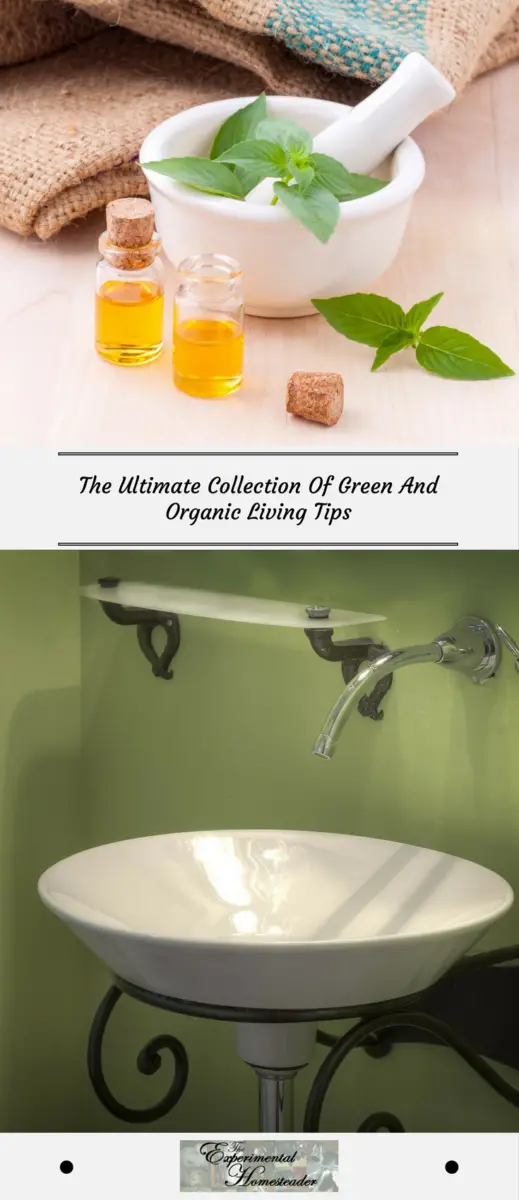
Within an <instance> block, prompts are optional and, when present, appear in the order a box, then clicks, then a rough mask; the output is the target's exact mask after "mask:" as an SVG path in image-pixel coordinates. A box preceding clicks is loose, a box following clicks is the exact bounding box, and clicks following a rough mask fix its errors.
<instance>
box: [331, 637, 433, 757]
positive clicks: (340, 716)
mask: <svg viewBox="0 0 519 1200" xmlns="http://www.w3.org/2000/svg"><path fill="white" fill-rule="evenodd" d="M443 653H444V651H443V647H442V645H441V643H440V642H439V641H437V642H429V643H428V644H427V645H425V646H405V647H404V648H403V649H402V650H392V651H388V653H387V654H381V655H380V656H379V658H376V659H374V661H373V662H370V663H366V664H365V666H363V667H361V668H360V671H358V672H357V674H356V676H355V678H354V679H352V680H351V683H349V684H348V686H347V687H346V688H345V689H344V691H343V693H342V695H341V696H339V699H338V700H337V702H336V703H335V704H334V706H333V708H332V709H331V712H330V713H329V714H328V717H327V718H326V721H325V723H324V725H323V728H322V730H321V732H320V734H319V737H318V738H317V741H316V742H315V745H314V751H313V752H314V754H316V755H317V756H318V757H319V758H331V757H332V754H333V752H334V750H335V745H336V742H337V739H338V737H339V734H340V732H341V730H342V728H343V725H344V724H345V722H346V721H347V720H348V717H349V716H350V715H351V713H352V712H353V709H354V708H355V707H356V705H357V704H358V701H359V700H360V699H361V697H362V696H364V695H366V693H367V692H370V691H371V689H372V688H373V687H374V686H375V684H376V683H378V680H379V679H382V678H383V676H384V675H390V674H392V672H393V671H398V670H399V669H400V668H401V667H407V666H411V665H412V664H413V663H426V662H436V663H439V662H441V661H442V659H443Z"/></svg>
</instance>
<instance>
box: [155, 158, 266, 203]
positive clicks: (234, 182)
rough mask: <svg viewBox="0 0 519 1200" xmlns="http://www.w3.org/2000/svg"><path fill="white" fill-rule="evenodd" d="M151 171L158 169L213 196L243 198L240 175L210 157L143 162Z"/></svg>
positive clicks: (179, 181)
mask: <svg viewBox="0 0 519 1200" xmlns="http://www.w3.org/2000/svg"><path fill="white" fill-rule="evenodd" d="M142 165H143V166H144V167H147V169H148V170H149V171H158V172H159V175H167V176H168V177H169V178H170V179H175V180H176V181H177V183H185V184H187V186H188V187H192V188H196V190H197V191H198V192H208V193H209V195H211V196H229V197H230V198H231V199H232V200H243V196H244V193H243V188H242V185H241V183H240V180H239V178H238V176H237V175H236V174H235V173H234V171H233V170H232V168H231V167H226V166H225V163H219V162H211V159H210V158H163V159H161V160H160V162H150V163H143V164H142Z"/></svg>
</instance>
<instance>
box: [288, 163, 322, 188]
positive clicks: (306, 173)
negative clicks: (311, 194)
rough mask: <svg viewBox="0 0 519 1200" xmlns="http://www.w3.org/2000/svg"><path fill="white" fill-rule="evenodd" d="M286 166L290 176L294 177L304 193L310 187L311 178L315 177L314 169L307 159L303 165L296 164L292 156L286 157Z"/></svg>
mask: <svg viewBox="0 0 519 1200" xmlns="http://www.w3.org/2000/svg"><path fill="white" fill-rule="evenodd" d="M303 161H304V160H303ZM287 166H288V170H289V171H290V173H291V175H292V177H293V178H294V179H295V181H296V183H298V184H299V187H300V188H301V191H302V192H305V193H306V192H307V190H308V188H309V187H310V184H311V182H312V179H314V177H315V171H314V169H313V167H312V166H310V162H309V160H308V159H307V160H306V162H305V161H304V165H302V166H298V164H297V163H295V162H294V160H293V158H292V157H290V158H289V159H288V163H287ZM326 190H328V189H326Z"/></svg>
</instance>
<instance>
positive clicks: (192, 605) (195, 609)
mask: <svg viewBox="0 0 519 1200" xmlns="http://www.w3.org/2000/svg"><path fill="white" fill-rule="evenodd" d="M81 593H82V595H83V596H86V597H87V598H88V599H89V600H98V601H102V602H103V603H105V604H121V605H123V607H124V608H141V609H152V610H154V611H155V612H164V613H175V614H176V615H177V616H189V617H212V619H213V620H215V621H242V622H245V623H246V624H249V625H279V626H286V627H291V628H293V629H308V628H309V627H311V628H312V629H340V628H341V627H344V626H346V625H366V624H369V623H373V622H375V621H385V619H386V618H385V617H383V616H381V615H380V614H377V613H362V612H350V611H349V610H348V609H342V608H332V609H330V612H329V615H328V616H316V617H310V616H309V615H308V612H307V610H306V606H305V605H303V604H290V603H287V602H286V601H284V600H261V599H258V598H257V597H252V596H232V595H227V594H226V593H225V592H205V591H197V590H194V589H191V588H180V587H168V586H164V585H163V584H152V583H126V582H121V583H118V584H117V585H116V586H114V587H102V586H101V585H100V584H99V583H92V584H88V586H87V587H84V588H82V589H81ZM318 607H319V608H321V607H323V606H322V605H319V606H318Z"/></svg>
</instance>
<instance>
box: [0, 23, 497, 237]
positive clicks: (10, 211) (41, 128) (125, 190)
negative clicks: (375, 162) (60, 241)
mask: <svg viewBox="0 0 519 1200" xmlns="http://www.w3.org/2000/svg"><path fill="white" fill-rule="evenodd" d="M107 26H111V27H107ZM113 26H116V28H114V27H113ZM151 39H153V40H151ZM65 46H68V48H67V49H64V47H65ZM413 49H418V50H420V51H422V53H425V54H427V55H428V57H429V58H430V59H431V61H433V62H435V63H436V65H437V66H439V68H440V69H441V70H443V71H444V73H445V74H446V75H447V76H448V77H449V78H450V79H451V80H452V82H453V83H454V85H455V86H456V87H457V89H458V90H460V89H461V88H462V87H463V86H464V85H465V84H466V83H467V82H468V80H469V79H470V78H472V77H473V76H474V75H476V74H478V73H479V72H480V71H482V70H488V69H490V68H492V67H494V66H497V65H500V64H502V63H504V62H506V61H508V60H509V59H510V58H513V57H515V56H517V55H519V10H516V8H515V0H449V2H448V3H447V2H446V0H319V2H318V0H83V2H82V3H80V4H79V5H78V6H73V5H71V4H69V3H65V0H0V63H1V64H5V65H4V68H3V70H2V71H0V109H1V121H0V224H2V225H4V226H6V227H7V228H9V229H12V230H14V231H16V232H17V233H22V234H30V233H35V234H37V235H38V236H39V237H41V238H48V237H50V236H51V235H52V234H54V233H56V232H57V231H58V230H59V229H60V228H62V226H64V225H66V224H67V223H68V222H70V221H72V220H75V219H77V218H78V217H80V216H83V215H85V214H86V213H88V212H90V211H92V210H93V209H96V208H99V207H101V206H102V205H104V204H105V203H106V202H107V201H108V200H110V199H113V198H115V197H118V196H126V195H145V194H146V191H147V189H146V183H145V180H144V177H143V175H142V172H141V171H140V169H139V167H138V165H137V163H136V161H135V160H136V156H137V154H138V150H139V146H140V144H141V142H142V140H143V137H144V136H145V134H146V133H147V132H148V131H149V129H151V128H152V127H153V126H154V125H155V124H157V123H158V122H159V121H161V120H163V119H164V118H165V117H166V116H168V115H170V114H172V113H174V112H177V111H179V110H180V109H182V108H185V107H187V106H189V105H192V104H200V103H203V102H204V101H207V100H211V99H216V98H220V97H224V96H230V95H247V94H255V93H257V92H258V90H260V88H261V87H266V89H267V90H268V91H273V92H279V91H283V92H285V93H288V94H292V95H295V94H304V95H319V96H324V97H330V98H333V99H341V100H344V101H345V102H355V101H356V100H357V99H358V98H360V97H361V96H362V95H363V94H364V93H365V91H366V88H367V87H368V86H369V84H370V83H371V82H377V81H381V80H382V79H384V78H385V77H386V76H387V74H388V73H389V72H390V71H392V70H394V69H395V67H396V66H397V65H398V62H399V61H400V60H401V58H402V56H403V55H404V54H405V53H408V52H409V51H410V50H413ZM31 59H34V60H36V61H32V62H31V61H28V60H31ZM23 60H25V62H24V65H17V66H13V65H9V64H13V63H19V64H21V63H22V61H23Z"/></svg>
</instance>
